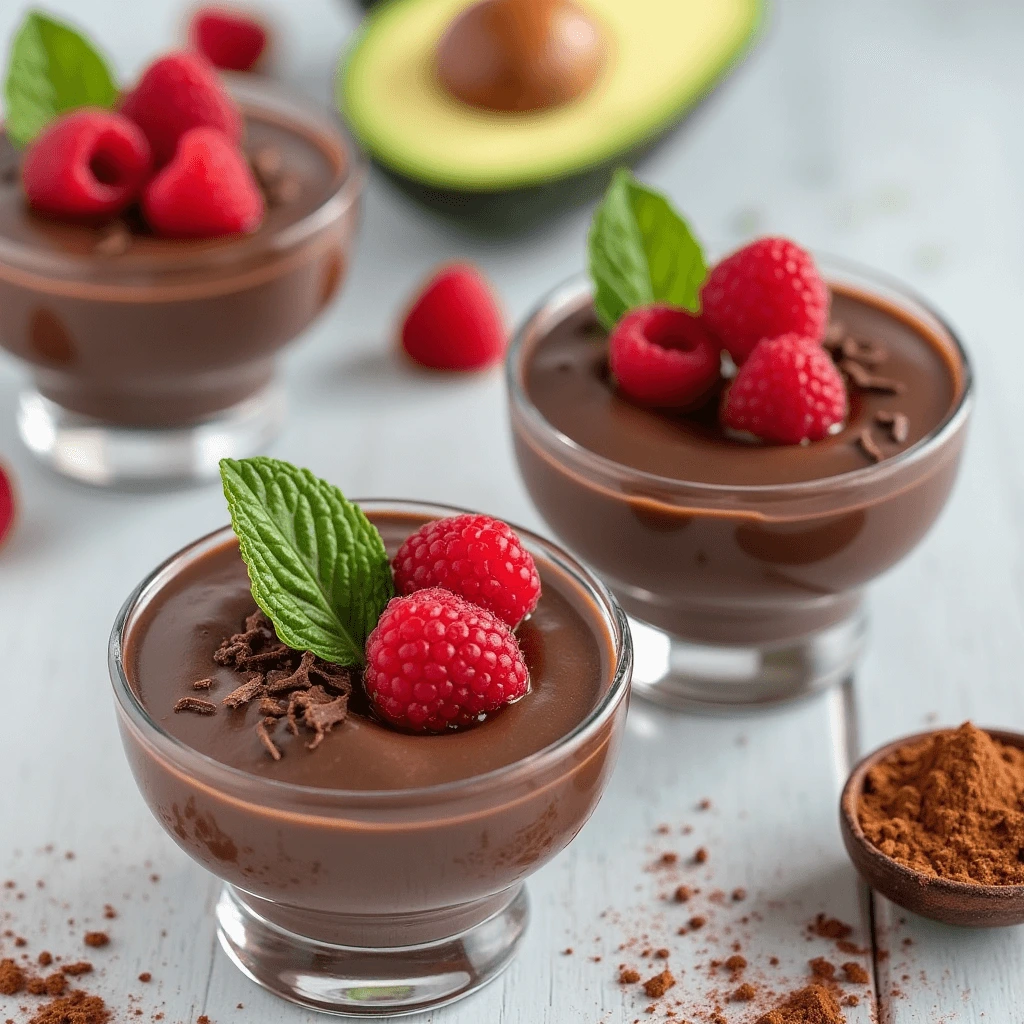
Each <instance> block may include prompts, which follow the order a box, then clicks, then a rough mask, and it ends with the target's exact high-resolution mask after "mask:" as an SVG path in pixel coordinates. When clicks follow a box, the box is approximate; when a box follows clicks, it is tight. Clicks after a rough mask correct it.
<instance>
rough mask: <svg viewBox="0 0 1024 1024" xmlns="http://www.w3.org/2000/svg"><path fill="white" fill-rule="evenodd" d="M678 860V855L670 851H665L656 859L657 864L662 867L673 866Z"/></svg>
mask: <svg viewBox="0 0 1024 1024" xmlns="http://www.w3.org/2000/svg"><path fill="white" fill-rule="evenodd" d="M678 860H679V854H678V853H672V852H671V851H667V852H665V853H663V854H662V855H661V856H660V857H659V858H658V863H659V864H661V865H663V866H664V867H669V866H671V865H672V864H675V863H676V862H677V861H678Z"/></svg>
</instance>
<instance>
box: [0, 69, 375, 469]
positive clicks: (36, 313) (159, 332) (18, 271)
mask: <svg viewBox="0 0 1024 1024" xmlns="http://www.w3.org/2000/svg"><path fill="white" fill-rule="evenodd" d="M229 88H230V92H231V94H232V95H233V96H234V98H235V100H236V101H237V103H238V104H239V106H240V108H241V111H242V115H243V116H244V121H245V138H244V143H243V147H244V154H245V156H246V157H247V158H248V160H249V162H250V163H251V164H252V166H253V168H254V170H255V173H256V177H257V178H258V179H259V181H260V184H261V187H262V188H263V190H264V193H265V201H266V207H267V209H266V214H265V216H264V218H263V221H262V224H261V225H260V226H259V228H258V229H257V230H256V231H255V232H254V233H252V234H249V235H237V234H236V235H227V236H224V237H216V238H168V237H158V236H157V235H155V234H154V233H152V232H151V231H149V230H148V229H147V228H146V227H145V225H144V224H142V223H141V220H140V219H139V218H138V217H137V216H136V213H135V212H134V211H132V210H128V211H127V212H126V213H125V215H124V216H123V217H119V218H116V219H113V220H111V219H110V218H107V219H106V220H104V221H103V222H98V223H76V222H74V221H62V220H58V219H54V218H47V217H44V216H41V215H39V214H37V213H34V212H32V211H31V210H30V209H29V208H28V205H27V203H26V200H25V196H24V195H23V191H22V187H21V184H20V181H19V161H20V158H19V155H18V152H17V150H16V149H15V148H14V146H13V144H12V143H11V142H10V141H9V140H8V139H7V138H6V137H4V136H2V135H0V308H2V309H3V317H2V318H0V347H3V348H4V349H6V350H7V351H8V352H9V353H11V354H12V355H13V356H15V357H16V358H17V359H19V360H21V361H22V362H23V363H25V364H26V365H27V367H28V369H29V371H30V383H29V384H28V385H27V386H26V388H25V389H24V391H23V392H22V394H21V396H20V399H19V404H18V412H17V417H18V430H19V433H20V435H21V438H22V440H23V441H24V443H25V444H26V445H27V447H28V448H29V449H30V450H31V451H32V452H33V453H34V454H35V455H36V456H37V457H38V458H39V459H40V460H41V461H43V462H44V463H45V464H46V465H48V466H50V467H51V468H52V469H54V470H56V471H57V472H59V473H62V474H64V475H66V476H70V477H73V478H75V479H77V480H80V481H83V482H86V483H90V484H94V485H99V486H131V485H142V486H145V485H158V484H167V483H176V482H187V481H196V480H206V479H212V478H215V477H216V475H217V462H218V460H219V459H220V458H224V457H236V458H239V457H243V456H246V455H251V454H255V453H257V452H260V451H262V450H264V449H265V448H266V446H267V445H268V444H269V442H270V441H271V440H272V439H273V438H274V437H275V436H276V434H277V432H278V431H279V430H280V428H281V426H282V423H283V418H284V414H285V398H284V392H283V389H282V387H281V385H280V383H279V382H278V381H277V379H276V366H277V358H278V355H279V354H280V351H281V350H282V349H283V348H284V347H285V346H286V345H287V344H288V343H289V342H290V341H292V340H293V339H294V338H295V337H297V336H298V335H299V334H301V333H302V332H303V331H304V330H305V329H306V328H307V327H308V326H309V325H310V323H311V322H312V321H313V320H314V319H315V318H316V317H317V316H318V315H319V314H320V313H321V312H322V311H323V310H324V309H325V308H326V307H327V306H328V305H329V304H330V302H331V300H332V299H333V298H334V297H335V296H336V294H337V292H338V289H339V287H340V285H341V283H342V281H343V280H344V277H345V274H346V270H347V268H348V264H349V261H350V258H351V249H352V245H353V242H354V238H355V233H356V228H357V224H358V213H359V199H360V193H361V190H362V186H363V180H364V164H363V162H362V160H361V158H360V157H359V155H358V153H357V152H356V150H355V148H354V147H353V146H352V145H351V144H350V143H349V142H348V141H347V139H346V137H345V136H344V134H343V132H342V130H341V129H340V127H339V125H338V123H337V120H336V119H335V118H334V117H332V116H331V115H329V114H327V113H325V112H321V111H320V110H319V109H318V108H317V107H315V106H313V105H311V104H309V103H307V102H306V101H304V100H299V99H296V98H294V97H293V96H291V95H290V94H289V93H287V92H286V91H284V90H283V89H281V88H280V87H279V86H276V85H273V84H271V83H269V82H267V81H264V80H259V79H256V78H253V77H251V76H231V78H230V80H229Z"/></svg>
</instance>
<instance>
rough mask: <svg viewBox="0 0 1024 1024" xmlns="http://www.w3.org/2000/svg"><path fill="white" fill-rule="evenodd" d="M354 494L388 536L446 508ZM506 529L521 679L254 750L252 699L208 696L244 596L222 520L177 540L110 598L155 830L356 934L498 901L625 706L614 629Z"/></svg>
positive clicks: (581, 788) (564, 810) (408, 928)
mask: <svg viewBox="0 0 1024 1024" xmlns="http://www.w3.org/2000/svg"><path fill="white" fill-rule="evenodd" d="M362 507H363V509H364V511H365V512H366V513H367V514H368V515H369V517H370V519H371V520H372V521H373V522H374V523H375V524H376V525H377V526H378V527H379V528H380V529H381V531H382V533H383V535H384V538H385V540H386V542H387V545H388V548H389V551H390V552H391V553H392V554H393V553H394V552H395V551H396V550H397V547H398V545H399V543H400V541H401V540H403V539H404V538H405V537H406V536H407V535H408V534H409V533H410V532H412V531H413V530H414V529H416V528H417V527H419V526H420V525H421V524H422V523H423V522H426V521H427V520H428V519H433V518H437V517H439V516H444V515H450V514H453V512H452V511H451V510H447V509H437V508H421V507H418V506H411V505H406V506H404V507H403V506H402V504H401V503H383V502H376V503H375V502H363V503H362ZM520 536H521V537H522V539H523V541H524V543H525V544H526V546H527V548H528V549H529V550H530V551H531V553H532V554H533V556H534V559H535V561H536V563H537V568H538V571H539V573H540V577H541V580H542V585H543V594H542V597H541V600H540V605H539V607H538V609H537V611H536V612H535V613H534V615H533V616H532V618H531V620H530V621H529V622H528V623H527V624H525V625H524V626H522V627H521V628H520V636H521V638H522V645H523V649H524V652H525V654H526V658H527V662H528V666H529V669H530V673H531V681H532V690H531V692H530V693H528V694H527V695H526V696H525V697H523V698H522V699H521V700H520V701H519V702H518V703H517V704H515V705H513V706H511V707H507V708H505V709H503V710H502V711H500V712H498V713H497V714H495V715H494V716H492V717H491V718H489V719H488V720H487V721H484V722H482V723H481V724H479V725H477V726H475V727H473V728H472V729H469V730H467V731H464V732H459V733H455V732H453V733H449V734H444V735H440V736H412V735H406V734H403V733H401V732H397V731H395V730H393V729H390V728H388V727H385V726H383V725H381V724H378V723H377V722H376V721H374V720H372V719H371V718H370V717H369V716H368V715H367V714H366V713H365V712H364V710H362V709H361V708H360V706H359V705H358V703H356V702H354V704H353V714H352V715H351V716H350V718H349V719H348V720H346V721H345V722H344V723H343V724H342V725H339V726H336V727H335V728H334V729H333V730H332V731H331V732H329V733H328V734H327V735H326V736H325V737H324V739H323V742H322V743H321V744H320V746H319V747H318V749H316V750H313V751H310V750H307V749H306V748H305V746H304V745H303V743H302V742H300V741H295V742H292V738H291V737H287V736H286V735H285V732H286V731H285V730H283V729H278V730H277V732H276V733H275V739H279V740H280V745H281V750H282V752H283V756H282V758H281V760H280V761H277V762H275V761H273V760H272V758H271V757H270V756H269V755H268V753H267V751H266V750H264V749H263V748H262V747H261V746H260V745H259V744H258V743H257V742H256V741H255V739H254V735H253V734H254V729H253V726H254V716H255V715H256V713H257V710H256V709H250V710H244V709H238V710H237V711H232V710H231V709H229V708H227V707H224V706H223V705H221V704H220V702H221V700H222V699H223V697H224V696H226V694H227V692H229V690H228V688H229V687H232V688H233V687H234V686H236V685H237V683H238V676H237V674H235V673H228V676H229V678H225V679H223V681H222V680H221V673H220V672H219V671H218V669H217V666H216V665H214V664H213V662H212V661H211V656H212V653H213V652H214V651H215V650H216V649H217V647H218V645H219V643H220V641H221V639H222V638H223V637H224V636H225V635H227V634H230V633H234V632H236V631H237V630H238V629H239V627H240V625H241V619H242V618H243V617H244V616H245V615H246V614H247V613H248V612H249V611H251V609H252V599H251V597H249V596H248V593H247V587H246V583H245V578H244V570H243V568H242V564H241V561H240V560H239V557H238V554H237V546H236V544H235V541H234V538H233V535H232V534H231V533H230V531H228V530H225V531H221V532H220V533H219V534H216V535H214V536H213V537H210V538H207V539H206V540H203V541H200V542H198V543H197V544H196V545H194V546H193V547H192V548H189V549H186V551H184V552H182V553H181V554H180V555H179V556H177V558H176V559H175V560H174V561H173V562H172V563H171V564H170V565H169V566H168V567H166V568H164V569H163V570H161V571H160V572H159V573H158V574H157V575H156V576H155V577H154V579H153V581H151V582H150V583H149V584H148V585H147V587H146V588H145V589H144V590H143V592H142V594H141V597H140V598H138V599H137V600H136V601H135V602H134V603H133V605H131V606H130V607H129V609H128V611H127V613H126V615H127V618H126V620H125V623H124V626H123V628H122V629H121V630H120V632H119V633H118V634H116V635H115V648H114V658H113V661H112V666H113V667H112V678H113V680H114V687H115V692H116V694H117V697H118V701H119V724H120V727H121V734H122V738H123V741H124V745H125V750H126V753H127V755H128V759H129V762H130V764H131V767H132V771H133V772H134V774H135V778H136V781H137V782H138V784H139V788H140V790H141V792H142V794H143V796H144V797H145V799H146V801H147V802H148V804H149V805H150V808H151V809H152V810H153V813H154V814H155V815H156V817H157V818H158V820H159V821H160V822H161V823H162V824H163V826H164V827H165V828H166V829H167V831H168V832H169V833H170V834H171V836H172V837H173V838H174V839H175V841H176V842H177V843H178V844H179V845H180V846H181V847H182V848H183V849H184V850H185V851H186V852H187V853H189V854H190V855H191V856H192V857H193V858H195V859H196V860H197V861H199V862H200V863H201V864H203V865H204V866H206V867H207V868H209V870H211V871H213V872H214V873H215V874H217V875H218V876H220V877H221V878H222V879H224V880H225V881H227V882H229V883H231V884H232V885H234V886H236V887H237V889H238V890H241V891H242V893H243V895H241V896H240V897H239V898H241V899H244V902H245V903H246V904H247V905H248V906H249V907H250V908H252V909H254V910H255V911H256V912H257V913H258V914H259V915H260V916H261V917H262V918H263V919H266V920H270V921H272V922H274V923H275V924H277V925H279V926H280V927H283V928H286V929H288V930H290V931H292V932H295V933H297V934H299V935H303V936H309V937H314V938H319V939H323V940H324V941H330V942H336V943H341V944H345V945H352V946H359V947H368V946H375V945H379V946H405V945H408V944H410V943H416V942H428V941H433V940H435V939H438V938H440V937H445V936H451V935H455V934H458V933H459V932H460V931H462V930H464V929H466V928H471V927H473V926H475V925H476V924H478V923H480V922H481V921H483V920H486V919H487V918H489V917H491V916H492V915H493V914H495V913H497V912H499V911H500V910H502V909H503V908H504V907H506V906H508V904H509V902H510V901H511V900H512V899H513V897H514V896H515V894H516V893H517V892H518V884H519V883H520V882H521V881H522V880H523V879H524V878H525V877H526V876H527V875H529V874H531V873H532V872H533V871H535V870H536V869H537V868H538V867H539V866H540V865H541V864H543V863H545V862H546V861H547V860H549V859H550V858H551V857H553V856H554V855H555V854H556V853H558V852H559V851H560V850H561V849H562V848H563V847H564V846H565V845H566V844H567V843H568V842H569V841H570V840H571V839H572V838H573V836H575V835H576V833H577V832H578V831H579V829H580V828H581V827H582V826H583V824H584V822H586V820H587V818H588V817H589V816H590V814H591V813H592V811H593V809H594V807H595V806H596V804H597V801H598V799H599V798H600V795H601V793H602V791H603V790H604V787H605V784H606V783H607V780H608V777H609V774H610V772H611V769H612V766H613V763H614V759H615V754H616V752H617V749H618V744H619V739H620V737H621V733H622V729H623V727H624V724H625V712H626V703H627V702H626V695H627V692H628V681H629V666H630V659H629V653H628V639H627V638H626V637H625V636H623V635H622V633H621V631H620V629H619V625H618V621H617V617H616V612H615V610H614V608H613V606H611V605H610V604H608V603H607V601H606V599H605V598H604V597H603V596H602V594H601V592H600V591H599V590H597V589H591V584H590V583H589V582H587V581H586V577H585V575H580V573H582V570H577V569H576V568H574V567H573V566H572V563H570V562H562V561H561V558H562V556H561V555H558V554H557V553H556V552H555V550H554V549H552V548H550V547H548V546H547V545H546V544H545V543H544V542H542V541H540V540H539V539H537V538H534V537H531V535H530V534H528V533H522V532H521V533H520ZM118 636H119V637H120V641H118V639H117V637H118ZM121 666H123V669H122V667H121ZM122 672H123V674H122ZM209 676H214V677H215V678H216V679H217V680H218V683H217V686H216V687H215V688H214V689H212V690H210V691H206V692H204V693H203V694H201V695H200V696H203V697H208V698H209V699H210V700H211V701H214V702H217V704H218V709H217V712H216V714H213V715H209V716H198V715H197V716H193V715H190V714H188V713H180V714H174V713H173V711H172V710H171V709H172V708H173V706H174V704H175V702H176V701H177V700H178V699H179V698H180V697H182V696H186V695H193V694H194V693H195V691H193V690H192V683H193V681H194V680H195V679H197V678H200V677H209ZM578 726H582V728H580V729H579V730H577V727H578ZM488 773H489V774H488ZM294 783H298V785H295V784H294ZM438 784H440V785H438ZM412 787H415V788H412Z"/></svg>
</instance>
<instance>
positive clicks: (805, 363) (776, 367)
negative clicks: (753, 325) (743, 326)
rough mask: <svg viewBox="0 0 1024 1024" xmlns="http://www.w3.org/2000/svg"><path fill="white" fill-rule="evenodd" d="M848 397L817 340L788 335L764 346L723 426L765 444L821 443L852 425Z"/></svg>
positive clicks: (739, 378) (741, 377)
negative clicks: (848, 420)
mask: <svg viewBox="0 0 1024 1024" xmlns="http://www.w3.org/2000/svg"><path fill="white" fill-rule="evenodd" d="M846 413H847V395H846V385H845V384H844V383H843V378H842V375H841V374H840V373H839V370H838V369H837V368H836V365H835V364H834V363H833V362H832V358H831V357H830V356H829V354H828V353H827V352H826V351H825V350H824V349H823V348H822V347H821V345H820V344H819V343H818V341H817V340H815V339H813V338H802V337H800V336H799V335H796V334H784V335H783V336H782V337H781V338H770V339H767V340H765V341H762V342H760V343H759V344H758V345H757V346H756V347H755V348H754V351H753V352H751V354H750V357H749V358H748V359H747V361H746V362H745V363H744V364H743V365H742V366H741V367H740V368H739V371H738V372H737V374H736V378H735V379H734V380H733V382H732V384H731V385H730V386H729V389H728V391H726V393H725V397H724V400H723V403H722V410H721V418H722V423H723V424H724V425H725V426H727V427H731V428H732V429H733V430H745V431H748V432H749V433H751V434H754V435H755V436H757V437H759V438H761V439H762V440H763V441H771V442H773V443H776V444H799V443H800V442H801V441H820V440H821V439H822V438H823V437H825V436H826V435H827V434H828V433H829V432H830V430H831V429H832V427H834V426H835V425H836V424H839V423H842V422H843V421H844V420H845V419H846Z"/></svg>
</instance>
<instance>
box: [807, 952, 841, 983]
mask: <svg viewBox="0 0 1024 1024" xmlns="http://www.w3.org/2000/svg"><path fill="white" fill-rule="evenodd" d="M808 966H809V967H810V969H811V974H813V975H814V976H815V977H816V978H822V979H824V980H826V981H832V980H833V978H835V976H836V965H835V964H833V963H830V962H829V961H828V960H826V959H825V958H824V957H823V956H816V957H815V958H814V959H813V960H811V961H810V962H809V963H808Z"/></svg>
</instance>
